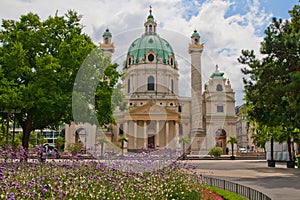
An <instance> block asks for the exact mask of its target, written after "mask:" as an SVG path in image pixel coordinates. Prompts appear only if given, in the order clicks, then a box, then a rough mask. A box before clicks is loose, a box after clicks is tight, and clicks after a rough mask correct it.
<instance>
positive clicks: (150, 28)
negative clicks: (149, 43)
mask: <svg viewBox="0 0 300 200" xmlns="http://www.w3.org/2000/svg"><path fill="white" fill-rule="evenodd" d="M149 32H150V33H151V32H152V25H150V26H149Z"/></svg>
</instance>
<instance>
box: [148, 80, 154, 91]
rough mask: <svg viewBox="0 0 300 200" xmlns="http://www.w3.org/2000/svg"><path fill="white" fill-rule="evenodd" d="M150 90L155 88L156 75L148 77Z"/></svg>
mask: <svg viewBox="0 0 300 200" xmlns="http://www.w3.org/2000/svg"><path fill="white" fill-rule="evenodd" d="M148 90H149V91H153V90H154V77H153V76H149V77H148Z"/></svg>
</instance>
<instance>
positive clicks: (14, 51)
mask: <svg viewBox="0 0 300 200" xmlns="http://www.w3.org/2000/svg"><path fill="white" fill-rule="evenodd" d="M82 29H83V26H82V25H81V24H80V17H79V16H78V14H77V13H76V12H74V11H68V12H67V13H66V14H65V15H64V16H58V15H57V13H56V14H55V16H54V17H51V16H50V17H48V19H46V20H45V21H41V20H40V18H39V16H38V15H36V14H33V13H29V14H27V15H23V16H21V17H20V20H19V21H14V20H3V21H2V29H1V30H0V78H1V79H0V81H1V85H0V105H1V106H3V108H4V109H6V110H11V109H19V110H21V113H18V114H16V118H17V120H18V124H20V126H21V127H22V129H23V138H22V145H23V147H25V148H28V143H29V136H30V133H31V132H32V131H34V130H36V129H40V130H42V129H44V128H56V127H57V126H58V124H59V123H62V122H64V123H70V121H72V120H73V115H72V91H73V87H74V82H75V80H76V75H77V72H78V70H79V69H80V67H81V64H82V63H83V61H84V60H85V58H86V57H87V55H89V53H90V52H91V51H92V50H93V49H94V48H95V45H94V44H93V42H92V41H91V39H90V37H89V36H87V35H86V34H84V33H83V32H82ZM116 66H117V65H111V66H110V67H108V68H107V69H106V70H105V72H106V73H105V76H106V77H108V78H106V79H103V81H100V82H102V83H101V84H100V83H97V84H98V86H99V87H97V93H101V92H106V96H105V99H104V100H107V99H108V98H109V95H110V94H111V90H112V88H113V86H114V84H115V82H116V81H115V77H118V76H119V73H118V72H117V71H116ZM110 75H112V76H115V77H112V78H111V77H110ZM2 78H3V79H2ZM110 78H111V80H113V81H111V82H110V81H108V80H110ZM2 82H3V84H2ZM93 92H94V96H95V93H96V92H95V91H93ZM101 103H102V101H101V99H98V100H97V101H96V106H97V108H96V110H95V111H94V112H96V111H97V110H101V109H102V108H103V107H102V106H103V105H102V104H101ZM3 108H0V109H3ZM97 117H99V119H100V120H101V123H102V124H104V123H108V122H111V121H113V118H112V113H111V112H104V111H103V112H102V113H101V118H100V115H97Z"/></svg>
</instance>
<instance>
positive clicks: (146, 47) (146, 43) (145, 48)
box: [127, 34, 176, 67]
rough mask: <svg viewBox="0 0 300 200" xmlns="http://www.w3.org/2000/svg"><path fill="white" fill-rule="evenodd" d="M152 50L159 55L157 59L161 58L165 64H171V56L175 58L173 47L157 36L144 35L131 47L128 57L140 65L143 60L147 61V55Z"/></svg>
mask: <svg viewBox="0 0 300 200" xmlns="http://www.w3.org/2000/svg"><path fill="white" fill-rule="evenodd" d="M150 50H152V51H154V52H155V54H156V55H157V59H159V58H161V59H162V62H163V63H164V64H170V63H168V60H169V58H170V57H171V56H174V52H173V49H172V47H171V45H170V44H169V43H168V42H167V41H166V40H165V39H163V38H161V37H159V36H158V35H157V34H153V35H150V34H149V35H146V34H144V35H142V36H141V37H140V38H137V39H136V40H135V41H134V42H132V44H131V45H130V47H129V49H128V54H127V55H129V56H131V57H133V58H134V63H138V62H139V61H140V60H141V58H143V59H144V60H146V57H145V55H146V54H147V52H149V51H150ZM174 63H175V62H174ZM175 67H176V66H175Z"/></svg>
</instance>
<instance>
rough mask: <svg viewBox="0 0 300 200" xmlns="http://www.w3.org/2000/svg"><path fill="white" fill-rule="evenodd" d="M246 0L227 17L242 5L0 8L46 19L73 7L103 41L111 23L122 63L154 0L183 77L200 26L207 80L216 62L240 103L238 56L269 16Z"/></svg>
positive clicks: (106, 3)
mask: <svg viewBox="0 0 300 200" xmlns="http://www.w3.org/2000/svg"><path fill="white" fill-rule="evenodd" d="M235 1H236V2H237V1H238V0H235ZM45 2H47V3H45ZM247 3H248V5H247V6H248V7H249V9H248V11H247V12H243V13H241V14H233V15H230V16H227V17H226V14H227V13H228V12H230V9H231V10H232V9H236V10H238V9H239V8H237V7H236V6H235V2H234V0H231V1H229V0H206V1H204V3H201V4H200V3H199V1H196V0H192V1H187V0H172V1H170V0H151V1H139V0H127V1H121V0H120V1H112V0H84V1H83V0H82V1H78V0H77V1H75V0H64V1H61V0H52V1H40V0H31V1H21V0H2V1H1V2H0V13H1V17H2V18H5V19H18V18H19V17H20V15H22V14H26V13H28V12H30V11H31V12H34V13H37V14H38V15H39V16H40V17H41V18H42V19H45V18H46V17H48V16H49V15H54V14H55V12H56V10H58V12H59V14H64V13H65V12H66V11H67V10H69V9H73V10H75V11H77V12H78V13H79V14H82V15H83V20H82V23H83V24H84V25H85V29H84V30H85V32H86V33H87V34H89V35H90V36H91V37H92V39H93V41H94V42H95V43H98V42H100V40H101V37H102V33H103V31H104V30H105V28H106V27H109V29H110V31H111V32H112V34H113V40H114V42H115V46H116V53H115V58H116V60H117V61H118V62H119V63H122V60H123V59H124V58H125V54H126V52H127V49H128V46H129V45H130V43H131V42H132V41H133V40H134V39H135V38H136V37H139V36H140V35H141V34H142V33H143V23H144V21H145V20H146V17H147V15H148V10H149V5H150V4H151V5H152V7H153V15H154V17H155V19H156V20H157V22H158V23H159V29H158V32H159V34H160V35H161V36H162V37H164V38H165V39H167V40H168V41H169V42H170V44H171V45H172V47H173V49H174V51H175V53H176V54H177V55H178V56H177V58H178V61H179V68H180V72H181V73H182V74H181V78H182V79H184V80H186V78H189V74H188V73H189V67H190V64H189V63H188V61H189V55H188V53H187V48H188V44H189V40H190V35H191V34H192V32H193V30H194V29H195V28H196V29H197V30H198V32H199V33H200V35H201V39H202V42H204V43H205V49H204V53H203V57H202V59H203V64H202V72H203V80H204V81H207V80H208V79H209V76H210V75H211V73H212V72H213V71H214V70H215V65H216V64H218V65H219V68H220V70H221V71H224V72H225V76H226V77H227V78H229V79H230V80H231V83H232V87H233V88H234V90H235V92H236V99H237V105H239V104H241V103H242V97H243V93H242V90H243V84H242V80H241V77H242V73H241V72H240V69H241V67H242V66H241V65H240V64H239V63H238V62H237V58H238V57H239V56H240V52H241V50H242V49H254V50H256V52H258V49H259V46H260V42H261V40H262V38H261V37H260V36H258V34H257V33H259V32H261V30H264V29H265V27H266V25H267V24H266V23H268V21H269V20H270V15H269V14H267V13H266V12H265V11H264V10H261V8H260V4H259V1H258V0H247ZM166 30H170V31H166Z"/></svg>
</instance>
